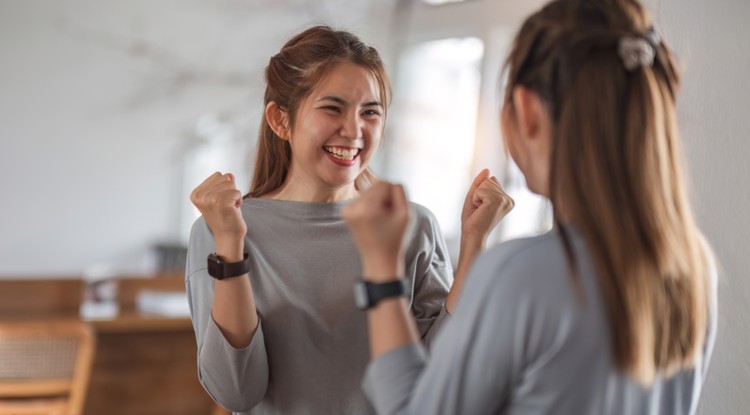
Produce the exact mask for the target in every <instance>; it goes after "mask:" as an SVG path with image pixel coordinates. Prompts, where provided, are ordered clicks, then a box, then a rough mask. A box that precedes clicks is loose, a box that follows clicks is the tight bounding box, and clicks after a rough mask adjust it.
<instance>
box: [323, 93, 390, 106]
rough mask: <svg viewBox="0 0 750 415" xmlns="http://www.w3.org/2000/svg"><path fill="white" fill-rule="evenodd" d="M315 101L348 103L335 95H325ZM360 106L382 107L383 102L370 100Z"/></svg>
mask: <svg viewBox="0 0 750 415" xmlns="http://www.w3.org/2000/svg"><path fill="white" fill-rule="evenodd" d="M316 101H318V102H320V101H333V102H335V103H337V104H340V105H348V103H347V102H346V100H344V99H343V98H341V97H337V96H335V95H326V96H323V97H320V98H318V99H317V100H316ZM362 106H363V107H381V108H382V107H383V103H381V102H380V101H370V102H365V103H364V104H362Z"/></svg>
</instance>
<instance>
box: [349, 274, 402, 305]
mask: <svg viewBox="0 0 750 415" xmlns="http://www.w3.org/2000/svg"><path fill="white" fill-rule="evenodd" d="M405 293H406V282H405V281H404V280H403V279H399V280H396V281H389V282H383V283H375V282H369V281H358V282H356V283H354V303H355V304H356V305H357V308H359V309H360V310H367V309H368V308H371V307H373V306H375V304H377V303H379V302H380V301H382V300H384V299H386V298H389V297H397V296H401V295H404V294H405Z"/></svg>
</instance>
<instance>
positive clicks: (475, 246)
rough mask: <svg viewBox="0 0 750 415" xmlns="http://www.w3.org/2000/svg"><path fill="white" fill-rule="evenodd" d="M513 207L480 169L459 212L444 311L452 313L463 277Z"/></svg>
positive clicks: (488, 173) (487, 172) (506, 195)
mask: <svg viewBox="0 0 750 415" xmlns="http://www.w3.org/2000/svg"><path fill="white" fill-rule="evenodd" d="M514 206H515V202H514V201H513V199H512V198H511V197H510V196H509V195H508V194H507V193H505V189H503V187H502V185H500V181H499V180H498V179H497V177H495V176H490V171H489V170H488V169H484V170H482V171H481V172H479V174H478V175H477V176H476V177H475V178H474V181H473V182H472V184H471V186H470V187H469V191H468V192H467V193H466V198H465V199H464V205H463V209H462V211H461V245H460V254H459V257H458V265H457V267H456V274H455V276H454V280H453V285H452V286H451V290H450V292H449V293H448V297H447V298H446V300H445V308H446V310H448V312H449V313H453V310H454V309H455V307H456V302H457V301H458V298H459V296H460V295H461V291H462V289H463V285H464V281H465V279H466V275H467V274H468V273H469V269H470V268H471V266H472V264H473V263H474V260H475V259H476V257H477V256H478V255H479V254H480V253H481V252H482V251H484V248H485V247H486V245H487V237H488V236H489V234H490V232H492V230H493V229H495V226H497V224H498V223H500V220H502V219H503V218H504V217H505V215H507V214H508V212H510V211H511V210H512V209H513V207H514Z"/></svg>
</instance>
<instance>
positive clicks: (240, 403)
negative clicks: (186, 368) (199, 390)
mask: <svg viewBox="0 0 750 415" xmlns="http://www.w3.org/2000/svg"><path fill="white" fill-rule="evenodd" d="M213 250H214V241H213V237H212V236H211V232H210V230H209V228H208V226H207V225H206V223H205V222H204V221H203V219H202V218H200V219H198V220H197V221H196V222H195V224H194V225H193V228H192V231H191V233H190V243H189V246H188V259H187V265H186V269H185V275H186V278H185V284H186V289H187V294H188V301H189V304H190V315H191V317H192V320H193V328H194V330H195V336H196V340H197V343H198V379H199V380H200V383H201V384H202V385H203V388H204V389H205V390H206V392H208V394H209V395H211V397H212V398H213V399H214V400H215V401H216V402H218V403H219V404H221V405H222V406H224V407H225V408H227V409H230V410H232V411H236V412H241V411H247V410H249V409H251V408H252V407H254V406H255V405H257V404H258V403H259V402H260V401H261V399H262V398H263V396H264V395H265V393H266V389H267V387H268V359H267V356H266V347H265V343H264V339H263V328H262V324H260V325H258V329H257V331H256V332H255V335H254V336H253V339H252V341H251V342H250V344H249V345H248V346H247V347H245V348H243V349H235V348H234V347H232V345H230V344H229V342H227V340H226V338H225V337H224V335H223V334H222V333H221V331H220V329H219V327H218V326H217V325H216V322H214V320H213V318H212V317H211V305H212V303H213V295H214V280H213V278H211V277H210V276H209V275H208V272H207V269H206V268H207V267H206V257H207V256H208V254H209V253H210V252H212V251H213Z"/></svg>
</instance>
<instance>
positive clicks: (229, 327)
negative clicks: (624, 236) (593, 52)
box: [186, 26, 512, 414]
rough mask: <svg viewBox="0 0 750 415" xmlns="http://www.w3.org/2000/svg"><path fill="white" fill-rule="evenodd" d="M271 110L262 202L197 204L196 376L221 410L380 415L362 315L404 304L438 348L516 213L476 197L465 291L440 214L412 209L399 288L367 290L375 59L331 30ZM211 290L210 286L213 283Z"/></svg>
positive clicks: (268, 100)
mask: <svg viewBox="0 0 750 415" xmlns="http://www.w3.org/2000/svg"><path fill="white" fill-rule="evenodd" d="M266 81H267V88H266V93H265V101H264V104H265V111H264V115H265V116H264V118H263V121H262V125H261V131H260V137H259V141H258V156H257V157H258V158H257V161H256V164H255V165H256V168H255V174H254V177H253V182H252V185H251V189H250V192H249V193H248V194H247V195H246V196H244V197H243V196H242V194H241V193H240V191H239V190H238V189H237V187H236V185H235V179H234V176H233V175H232V174H230V173H226V174H222V173H218V172H217V173H215V174H213V175H212V176H210V177H209V178H207V179H206V180H205V181H204V182H203V183H202V184H201V185H199V186H198V187H197V188H196V189H195V190H194V191H193V193H192V196H191V200H192V201H193V203H194V204H195V205H196V207H197V208H198V209H199V210H200V212H201V214H202V215H203V216H202V217H201V218H200V219H198V220H197V221H196V222H195V224H194V225H193V228H192V232H191V236H190V244H189V250H188V263H187V269H186V279H187V289H188V293H189V300H190V306H191V315H192V318H193V326H194V328H195V332H196V337H197V341H198V367H199V378H200V381H201V383H202V384H203V386H204V388H205V389H206V391H208V393H209V394H210V395H211V396H212V397H213V398H214V399H215V400H216V401H217V402H218V403H220V404H221V405H222V406H224V407H226V408H229V409H232V410H233V411H235V412H240V413H249V414H261V413H262V414H281V413H283V414H288V413H310V414H344V413H345V414H368V413H372V412H373V408H372V407H371V406H370V404H369V403H368V402H367V400H366V399H365V396H364V394H363V393H362V391H361V390H360V386H359V385H360V380H361V378H362V376H363V374H364V370H365V366H366V364H367V360H368V351H369V348H368V344H367V338H368V334H367V328H366V316H365V314H364V313H362V312H359V311H358V310H357V308H358V307H359V308H366V307H368V306H371V305H373V304H374V303H375V302H377V301H378V299H382V298H383V297H382V295H392V294H394V293H395V294H404V295H406V296H407V297H408V299H409V303H410V305H411V306H410V311H411V313H412V314H413V315H414V317H415V318H416V320H417V325H418V331H419V335H420V338H421V339H422V341H423V342H424V343H425V344H429V343H430V342H431V341H432V339H433V338H434V336H435V333H436V332H437V331H438V330H439V327H440V326H441V324H442V322H443V321H445V319H446V318H447V316H448V313H449V312H450V311H451V309H452V307H453V304H454V303H455V300H456V298H457V296H458V294H459V292H460V287H461V281H462V278H463V276H464V275H465V274H466V271H467V270H468V267H469V265H470V264H471V262H472V261H473V259H474V257H475V256H476V255H477V254H478V253H479V251H480V250H481V249H482V247H483V245H484V243H485V241H486V239H487V235H488V234H489V232H490V231H491V230H492V228H494V226H495V225H496V224H497V222H498V221H499V220H500V218H502V217H503V216H504V215H505V213H507V211H508V210H509V209H510V207H511V206H512V203H511V201H510V199H509V198H508V197H507V196H506V195H505V194H504V192H503V191H502V188H501V187H500V185H499V184H498V183H497V181H496V179H494V178H490V177H488V176H489V175H488V173H487V172H483V173H481V174H480V175H479V176H478V177H477V179H476V180H475V181H474V184H473V185H472V187H471V189H470V190H469V195H468V196H467V199H466V202H465V206H464V211H463V212H462V218H463V223H464V233H463V235H462V236H463V237H462V247H461V258H460V259H459V264H458V268H457V272H456V278H455V282H454V281H453V275H452V274H453V273H452V270H453V268H452V266H451V262H450V259H449V257H448V254H447V250H446V247H445V242H444V241H443V238H442V235H441V234H440V231H439V229H438V226H437V222H436V220H435V217H434V216H433V215H432V213H431V212H430V211H428V210H427V209H425V208H424V207H421V206H419V205H416V204H412V205H411V208H412V209H413V211H414V212H415V216H416V221H415V222H416V224H415V226H413V227H412V228H410V229H411V232H410V234H409V237H408V238H407V242H406V245H407V251H408V253H407V255H406V257H405V260H404V267H405V270H406V271H405V272H404V274H401V275H399V277H403V280H402V281H403V283H399V284H395V285H391V286H389V287H372V286H364V285H363V284H358V285H357V287H358V288H364V291H359V292H360V293H362V294H364V296H363V297H358V298H359V299H361V300H362V301H361V302H359V301H358V302H357V303H356V304H355V298H354V296H353V295H352V285H353V284H354V283H355V281H357V280H360V279H361V278H360V259H359V255H358V253H357V250H356V248H355V245H354V243H353V241H352V239H351V236H350V233H349V231H348V229H347V227H346V224H345V223H344V221H343V219H342V218H341V211H342V209H343V207H344V206H346V205H347V204H349V203H350V202H351V200H353V199H356V198H358V197H359V194H360V193H361V192H362V191H363V190H365V189H367V188H368V187H369V186H370V184H371V183H372V182H373V179H374V176H373V175H372V173H371V172H370V170H369V168H368V165H369V163H370V160H371V159H372V157H373V155H374V154H375V152H376V151H377V149H378V146H379V144H380V141H381V139H382V134H383V128H384V125H385V118H386V111H387V108H388V103H389V101H390V84H389V81H388V77H387V75H386V73H385V71H384V69H383V64H382V62H381V60H380V57H379V55H378V52H377V51H376V50H375V49H373V48H372V47H370V46H367V45H365V44H364V43H363V42H362V41H360V40H359V39H358V38H356V37H355V36H354V35H352V34H350V33H347V32H342V31H335V30H332V29H330V28H328V27H324V26H319V27H313V28H311V29H308V30H306V31H304V32H302V33H300V34H299V35H297V36H295V37H294V38H292V39H291V40H289V41H288V42H287V43H286V45H284V47H283V48H282V50H281V51H280V52H279V53H278V54H276V55H275V56H273V57H272V58H271V60H270V62H269V64H268V66H267V68H266ZM212 277H213V278H212Z"/></svg>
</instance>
